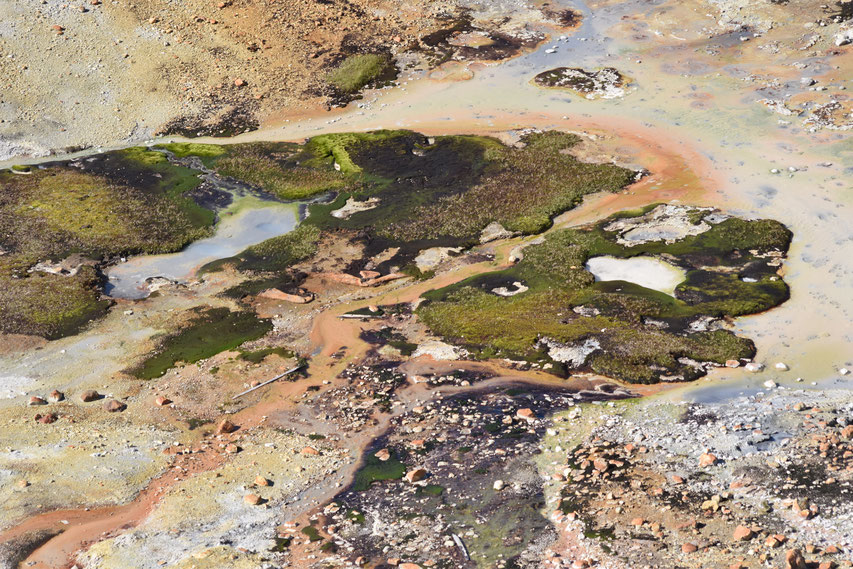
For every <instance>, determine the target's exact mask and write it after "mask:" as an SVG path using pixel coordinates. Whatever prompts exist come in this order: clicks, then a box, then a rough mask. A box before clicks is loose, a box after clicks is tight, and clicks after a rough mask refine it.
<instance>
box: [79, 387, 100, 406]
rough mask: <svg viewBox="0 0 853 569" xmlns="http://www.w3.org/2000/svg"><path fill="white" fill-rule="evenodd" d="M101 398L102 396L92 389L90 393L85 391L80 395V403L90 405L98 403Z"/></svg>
mask: <svg viewBox="0 0 853 569" xmlns="http://www.w3.org/2000/svg"><path fill="white" fill-rule="evenodd" d="M100 398H101V394H100V393H98V392H97V391H95V390H94V389H90V390H88V391H84V392H83V393H81V394H80V401H82V402H83V403H89V402H91V401H97V400H98V399H100Z"/></svg>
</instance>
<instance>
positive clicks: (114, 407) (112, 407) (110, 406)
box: [104, 399, 127, 413]
mask: <svg viewBox="0 0 853 569" xmlns="http://www.w3.org/2000/svg"><path fill="white" fill-rule="evenodd" d="M104 409H106V410H107V411H109V412H110V413H120V412H122V411H124V410H125V409H127V405H126V404H124V403H122V402H121V401H119V400H118V399H112V400H110V401H107V402H106V403H104Z"/></svg>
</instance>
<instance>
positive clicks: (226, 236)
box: [105, 197, 299, 298]
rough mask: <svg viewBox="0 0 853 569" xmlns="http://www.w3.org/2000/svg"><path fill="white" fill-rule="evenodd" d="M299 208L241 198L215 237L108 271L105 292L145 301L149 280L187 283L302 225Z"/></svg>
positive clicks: (224, 215)
mask: <svg viewBox="0 0 853 569" xmlns="http://www.w3.org/2000/svg"><path fill="white" fill-rule="evenodd" d="M298 207H299V206H298V204H293V203H290V204H284V203H279V202H271V201H264V200H260V199H258V198H255V197H242V198H238V199H237V200H236V201H235V202H234V203H233V204H232V205H231V207H229V208H228V209H227V210H225V211H223V212H222V213H221V214H220V215H221V217H220V221H219V222H218V223H217V224H216V228H215V233H214V234H213V235H212V236H210V237H208V238H206V239H201V240H199V241H196V242H194V243H191V244H190V245H188V246H187V248H186V249H184V250H183V251H180V252H178V253H170V254H167V255H141V256H139V257H132V258H130V259H128V260H127V261H126V262H124V263H121V264H119V265H116V266H114V267H111V268H110V269H108V270H107V277H108V279H109V280H108V283H107V285H106V287H105V292H106V293H107V294H108V295H109V296H112V297H114V298H145V297H146V296H148V294H149V290H148V286H147V284H146V282H145V281H146V279H149V278H152V277H165V278H167V279H170V280H174V281H178V282H185V281H186V280H187V279H188V278H189V277H192V276H193V275H194V274H195V272H196V271H197V270H198V269H199V268H200V267H201V266H202V265H204V264H206V263H209V262H210V261H215V260H217V259H223V258H226V257H231V256H233V255H236V254H237V253H239V252H240V251H242V250H244V249H246V248H247V247H249V246H251V245H254V244H256V243H260V242H261V241H264V240H266V239H269V238H271V237H275V236H277V235H282V234H284V233H288V232H289V231H292V230H293V229H294V228H295V227H296V225H297V224H298V222H299V212H298Z"/></svg>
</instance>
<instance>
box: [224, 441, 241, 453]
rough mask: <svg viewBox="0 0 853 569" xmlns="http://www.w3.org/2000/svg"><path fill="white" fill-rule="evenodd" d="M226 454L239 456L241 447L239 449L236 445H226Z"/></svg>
mask: <svg viewBox="0 0 853 569" xmlns="http://www.w3.org/2000/svg"><path fill="white" fill-rule="evenodd" d="M225 452H227V453H228V454H237V453H238V452H240V447H238V446H237V445H235V444H234V443H231V444H227V445H225Z"/></svg>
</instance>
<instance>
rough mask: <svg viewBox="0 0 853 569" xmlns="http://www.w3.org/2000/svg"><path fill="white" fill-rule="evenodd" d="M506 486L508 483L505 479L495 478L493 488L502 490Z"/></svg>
mask: <svg viewBox="0 0 853 569" xmlns="http://www.w3.org/2000/svg"><path fill="white" fill-rule="evenodd" d="M504 486H506V485H505V484H504V481H503V480H495V483H494V484H492V488H494V489H495V490H497V491H498V492H500V491H501V490H503V489H504Z"/></svg>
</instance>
